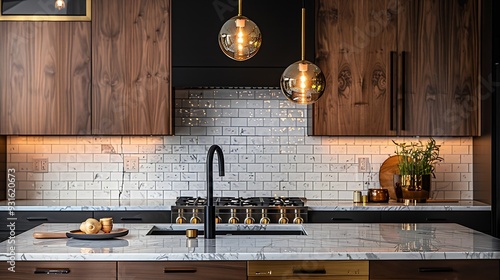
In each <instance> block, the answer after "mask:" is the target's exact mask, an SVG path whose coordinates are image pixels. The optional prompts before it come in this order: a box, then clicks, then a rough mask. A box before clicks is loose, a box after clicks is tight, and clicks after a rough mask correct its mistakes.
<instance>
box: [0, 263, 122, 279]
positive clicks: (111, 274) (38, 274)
mask: <svg viewBox="0 0 500 280" xmlns="http://www.w3.org/2000/svg"><path fill="white" fill-rule="evenodd" d="M9 267H10V264H9V263H8V262H1V263H0V277H1V278H2V279H9V280H25V279H34V280H38V279H40V280H45V279H46V280H52V279H82V280H116V262H91V261H84V262H75V261H71V262H59V261H56V262H53V261H51V262H48V261H47V262H28V261H16V262H15V268H14V269H15V272H11V271H9V270H8V269H9Z"/></svg>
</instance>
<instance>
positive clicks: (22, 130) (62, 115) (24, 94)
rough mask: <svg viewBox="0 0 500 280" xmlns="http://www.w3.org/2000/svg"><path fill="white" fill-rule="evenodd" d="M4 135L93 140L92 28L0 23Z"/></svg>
mask: <svg viewBox="0 0 500 280" xmlns="http://www.w3.org/2000/svg"><path fill="white" fill-rule="evenodd" d="M0 38H2V40H0V61H1V62H2V63H0V119H1V120H2V121H1V123H0V134H10V135H13V134H36V135H50V134H56V135H70V134H71V135H82V134H90V132H91V131H90V125H91V122H90V106H91V103H90V90H91V89H90V86H91V78H90V72H91V71H90V62H91V54H90V52H91V45H90V22H17V21H2V22H0Z"/></svg>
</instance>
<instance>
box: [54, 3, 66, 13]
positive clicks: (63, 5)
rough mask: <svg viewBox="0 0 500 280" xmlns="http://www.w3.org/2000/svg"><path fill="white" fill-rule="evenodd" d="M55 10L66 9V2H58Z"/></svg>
mask: <svg viewBox="0 0 500 280" xmlns="http://www.w3.org/2000/svg"><path fill="white" fill-rule="evenodd" d="M54 6H55V8H56V9H58V10H59V11H60V10H62V9H64V8H66V3H65V2H64V0H56V2H55V4H54Z"/></svg>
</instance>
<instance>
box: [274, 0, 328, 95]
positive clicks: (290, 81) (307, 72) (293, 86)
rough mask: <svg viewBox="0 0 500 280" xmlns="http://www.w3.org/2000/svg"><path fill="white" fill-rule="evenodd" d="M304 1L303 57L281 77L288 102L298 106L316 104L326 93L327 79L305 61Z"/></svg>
mask: <svg viewBox="0 0 500 280" xmlns="http://www.w3.org/2000/svg"><path fill="white" fill-rule="evenodd" d="M304 1H305V0H302V57H301V60H299V61H297V62H295V63H293V64H291V65H290V66H288V67H287V68H286V69H285V71H284V72H283V74H282V75H281V81H280V86H281V91H283V94H285V96H286V98H288V100H290V101H292V102H294V103H298V104H311V103H314V102H316V101H317V100H318V99H319V98H320V97H321V96H322V95H323V92H325V86H326V79H325V75H323V72H321V69H320V68H319V67H318V66H316V65H315V64H314V63H312V62H309V61H307V60H306V59H305V48H306V47H305V45H306V43H305V41H306V40H305V37H306V36H305V33H306V32H305V29H306V23H305V22H306V20H305V18H306V8H305V2H304Z"/></svg>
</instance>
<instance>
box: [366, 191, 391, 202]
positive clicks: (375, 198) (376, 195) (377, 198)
mask: <svg viewBox="0 0 500 280" xmlns="http://www.w3.org/2000/svg"><path fill="white" fill-rule="evenodd" d="M368 202H389V191H388V190H387V189H368Z"/></svg>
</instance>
